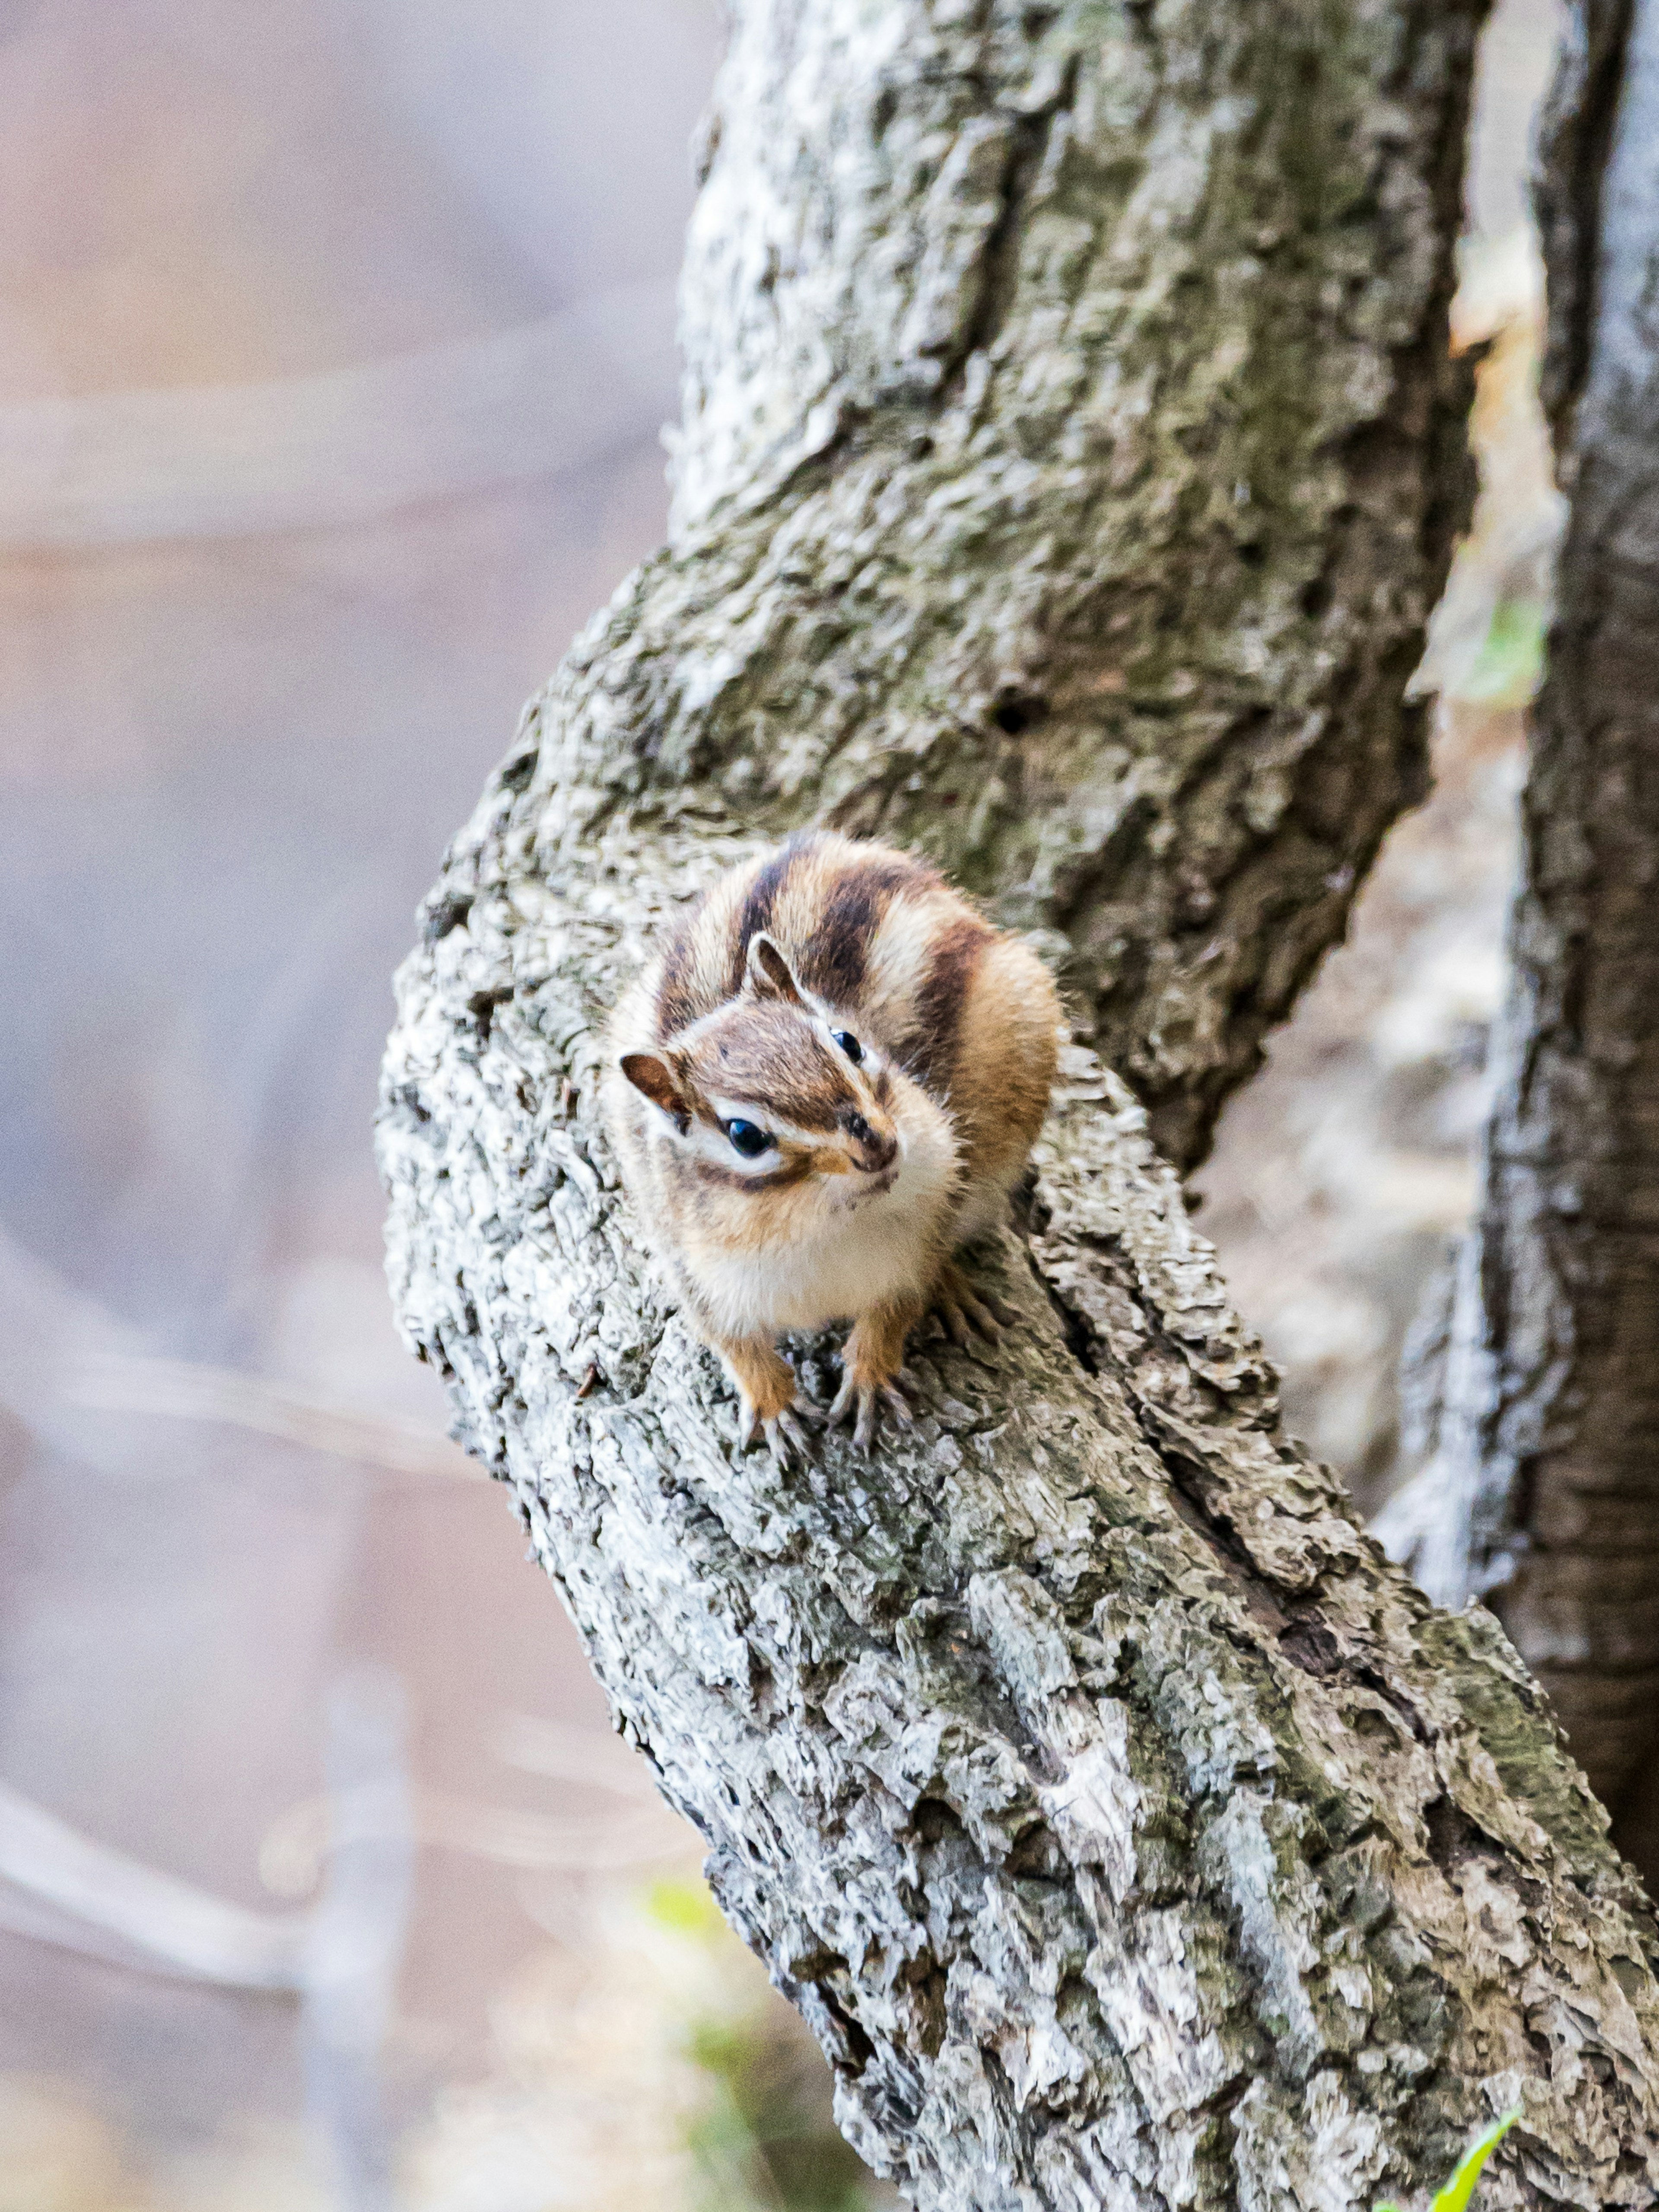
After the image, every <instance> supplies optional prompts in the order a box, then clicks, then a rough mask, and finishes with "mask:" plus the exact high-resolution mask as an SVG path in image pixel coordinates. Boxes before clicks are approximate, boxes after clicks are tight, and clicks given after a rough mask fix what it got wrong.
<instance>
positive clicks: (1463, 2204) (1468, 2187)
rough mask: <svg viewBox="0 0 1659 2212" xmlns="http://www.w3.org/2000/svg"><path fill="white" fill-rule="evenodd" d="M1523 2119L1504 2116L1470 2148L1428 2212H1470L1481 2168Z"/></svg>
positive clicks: (1387, 2211)
mask: <svg viewBox="0 0 1659 2212" xmlns="http://www.w3.org/2000/svg"><path fill="white" fill-rule="evenodd" d="M1520 2117H1521V2115H1520V2113H1519V2112H1518V2111H1517V2112H1505V2113H1504V2117H1503V2118H1502V2119H1501V2120H1494V2121H1493V2122H1492V2125H1491V2126H1490V2127H1489V2128H1488V2129H1487V2130H1486V2134H1485V2135H1483V2136H1481V2137H1480V2141H1479V2142H1473V2143H1471V2144H1470V2145H1469V2147H1468V2149H1467V2150H1466V2151H1465V2152H1464V2154H1463V2155H1462V2158H1461V2159H1459V2160H1458V2161H1457V2171H1456V2172H1455V2174H1453V2176H1452V2178H1451V2179H1450V2180H1449V2182H1448V2183H1447V2184H1446V2185H1445V2187H1444V2188H1443V2190H1442V2191H1440V2194H1439V2195H1438V2196H1437V2197H1436V2198H1435V2200H1434V2203H1432V2204H1431V2206H1430V2207H1429V2212H1468V2203H1469V2199H1470V2198H1471V2197H1473V2196H1474V2191H1475V2186H1476V2185H1477V2183H1478V2182H1479V2181H1480V2170H1481V2168H1482V2167H1483V2166H1485V2165H1486V2160H1488V2159H1489V2158H1490V2157H1491V2156H1492V2153H1493V2152H1494V2151H1495V2150H1496V2149H1497V2148H1498V2144H1499V2143H1501V2142H1503V2140H1504V2136H1506V2135H1508V2133H1509V2131H1510V2129H1511V2128H1512V2127H1513V2126H1514V2125H1515V2124H1516V2121H1517V2120H1518V2119H1519V2118H1520ZM1375 2212H1400V2207H1399V2206H1398V2205H1397V2204H1379V2205H1377V2206H1376V2208H1375Z"/></svg>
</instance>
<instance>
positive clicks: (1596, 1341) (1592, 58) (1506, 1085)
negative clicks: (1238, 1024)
mask: <svg viewBox="0 0 1659 2212" xmlns="http://www.w3.org/2000/svg"><path fill="white" fill-rule="evenodd" d="M1539 206H1540V213H1541V218H1542V223H1543V232H1544V243H1545V250H1546V256H1547V266H1548V276H1549V298H1550V319H1549V333H1548V348H1547V361H1546V365H1545V378H1544V396H1545V402H1546V405H1547V409H1548V411H1549V415H1550V419H1551V422H1552V425H1553V430H1554V435H1555V441H1556V451H1557V455H1558V463H1559V472H1560V477H1561V481H1562V484H1563V488H1564V489H1565V490H1566V491H1567V492H1568V494H1569V496H1570V500H1571V508H1570V519H1569V523H1568V528H1567V533H1566V538H1565V544H1564V546H1563V549H1562V553H1561V559H1560V568H1559V599H1558V612H1557V617H1556V621H1555V624H1554V628H1553V633H1552V635H1551V640H1550V650H1549V669H1548V675H1547V680H1546V682H1545V684H1544V688H1543V690H1542V692H1541V696H1540V697H1539V700H1538V703H1537V706H1536V708H1535V710H1534V714H1533V718H1532V728H1531V750H1530V759H1529V763H1528V778H1527V785H1526V790H1525V793H1524V795H1523V799H1522V882H1521V886H1520V890H1519V893H1518V896H1517V901H1516V910H1515V915H1514V920H1513V924H1512V928H1511V937H1510V952H1511V969H1510V992H1509V997H1508V1001H1507V1004H1506V1006H1505V1008H1504V1014H1503V1017H1502V1021H1501V1024H1500V1027H1499V1030H1498V1036H1497V1037H1496V1040H1495V1042H1494V1048H1493V1049H1494V1053H1495V1054H1496V1057H1497V1066H1498V1092H1497V1098H1496V1103H1495V1105H1494V1109H1493V1114H1492V1124H1491V1127H1490V1130H1489V1132H1488V1138H1487V1145H1486V1164H1485V1188H1484V1199H1483V1204H1482V1211H1481V1214H1480V1221H1479V1223H1478V1225H1477V1227H1476V1229H1475V1230H1474V1231H1473V1232H1472V1234H1471V1236H1470V1237H1469V1238H1468V1240H1467V1242H1466V1245H1465V1249H1464V1250H1463V1253H1462V1255H1461V1260H1460V1266H1459V1272H1458V1277H1457V1282H1456V1288H1455V1295H1454V1299H1453V1305H1452V1310H1451V1316H1450V1328H1449V1348H1448V1355H1447V1359H1446V1366H1445V1372H1444V1379H1443V1383H1442V1386H1441V1410H1440V1414H1439V1433H1438V1437H1437V1451H1436V1454H1435V1456H1434V1457H1433V1458H1432V1459H1431V1462H1430V1463H1429V1464H1428V1466H1427V1467H1426V1468H1425V1470H1424V1472H1423V1474H1421V1475H1420V1476H1419V1478H1418V1480H1417V1481H1416V1482H1415V1483H1414V1484H1413V1486H1412V1489H1411V1491H1410V1492H1408V1493H1407V1494H1405V1495H1403V1496H1402V1497H1401V1499H1400V1500H1399V1501H1398V1502H1397V1503H1396V1504H1395V1506H1394V1508H1393V1509H1392V1510H1391V1511H1390V1512H1389V1514H1388V1515H1387V1516H1385V1519H1384V1521H1383V1523H1382V1524H1380V1528H1381V1532H1382V1533H1383V1534H1385V1536H1386V1537H1387V1539H1388V1541H1389V1545H1390V1548H1391V1549H1394V1550H1395V1552H1396V1553H1398V1554H1399V1555H1401V1556H1402V1557H1405V1558H1407V1559H1410V1560H1411V1562H1412V1564H1413V1565H1414V1567H1415V1569H1416V1571H1417V1572H1418V1575H1419V1579H1420V1580H1421V1581H1422V1582H1423V1583H1424V1586H1425V1589H1428V1590H1429V1591H1430V1593H1431V1595H1434V1596H1436V1597H1437V1598H1439V1599H1441V1600H1442V1601H1443V1602H1449V1603H1461V1602H1462V1599H1463V1597H1464V1595H1465V1594H1466V1593H1467V1592H1468V1591H1470V1590H1475V1591H1483V1592H1489V1593H1491V1595H1492V1604H1493V1606H1494V1607H1496V1608H1497V1609H1498V1612H1499V1613H1500V1614H1501V1617H1502V1618H1503V1620H1504V1622H1505V1624H1506V1626H1508V1628H1509V1630H1510V1633H1511V1635H1512V1636H1513V1637H1514V1638H1515V1640H1516V1643H1517V1644H1518V1645H1519V1647H1520V1649H1521V1650H1522V1653H1523V1654H1524V1656H1526V1658H1527V1659H1528V1662H1529V1663H1530V1664H1531V1666H1532V1667H1533V1668H1534V1671H1535V1673H1536V1674H1538V1676H1539V1677H1540V1679H1541V1681H1542V1682H1543V1683H1544V1685H1545V1686H1547V1689H1548V1691H1549V1692H1550V1695H1551V1697H1552V1699H1553V1702H1554V1705H1555V1708H1556V1711H1557V1712H1558V1713H1559V1716H1560V1717H1561V1720H1562V1721H1563V1723H1564V1724H1565V1727H1566V1729H1567V1733H1568V1735H1569V1738H1570V1740H1571V1744H1572V1747H1573V1750H1574V1752H1575V1753H1576V1754H1577V1757H1578V1758H1579V1759H1581V1760H1582V1761H1583V1765H1584V1766H1585V1768H1586V1769H1587V1771H1588V1772H1589V1778H1590V1779H1591V1781H1592V1783H1593V1784H1594V1785H1595V1789H1596V1790H1597V1792H1598V1793H1599V1795H1600V1796H1601V1798H1602V1799H1603V1801H1604V1802H1606V1803H1607V1805H1608V1807H1609V1808H1611V1809H1612V1811H1613V1820H1614V1831H1613V1832H1614V1834H1615V1836H1616V1837H1617V1838H1619V1840H1620V1843H1621V1844H1622V1845H1623V1846H1624V1848H1626V1850H1630V1851H1631V1852H1632V1856H1635V1857H1638V1859H1639V1861H1640V1862H1641V1863H1642V1864H1643V1865H1644V1869H1645V1870H1646V1871H1647V1872H1648V1873H1649V1875H1650V1878H1651V1876H1652V1875H1654V1874H1656V1873H1659V1817H1656V1816H1659V1796H1656V1781H1659V1756H1656V1753H1659V905H1656V890H1659V315H1656V308H1655V301H1656V299H1659V5H1655V4H1654V0H1635V4H1632V0H1578V4H1577V6H1576V8H1575V9H1574V11H1573V14H1572V15H1571V28H1570V35H1569V38H1568V40H1567V44H1566V47H1565V55H1564V60H1563V64H1562V67H1561V70H1560V73H1559V78H1558V82H1557V83H1556V86H1555V88H1554V91H1553V95H1552V99H1551V101H1550V106H1549V112H1548V115H1547V123H1546V130H1545V135H1544V143H1543V153H1542V168H1541V178H1540V191H1539Z"/></svg>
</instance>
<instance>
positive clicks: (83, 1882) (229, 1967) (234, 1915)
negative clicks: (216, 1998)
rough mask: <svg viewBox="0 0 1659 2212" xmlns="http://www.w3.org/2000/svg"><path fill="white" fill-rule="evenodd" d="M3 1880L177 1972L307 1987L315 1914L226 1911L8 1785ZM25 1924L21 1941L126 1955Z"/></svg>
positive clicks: (240, 1983) (1, 1818)
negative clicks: (33, 1938)
mask: <svg viewBox="0 0 1659 2212" xmlns="http://www.w3.org/2000/svg"><path fill="white" fill-rule="evenodd" d="M0 1875H3V1876H4V1877H5V1879H6V1880H7V1881H10V1882H14V1883H15V1884H16V1886H17V1887H18V1888H20V1889H21V1890H22V1891H24V1892H25V1893H27V1895H28V1896H29V1897H31V1898H34V1899H41V1900H43V1901H44V1902H45V1903H46V1904H47V1905H54V1906H56V1907H58V1910H59V1911H62V1912H64V1913H66V1914H69V1915H70V1916H72V1917H73V1919H74V1920H75V1921H79V1922H82V1923H85V1924H86V1926H87V1927H88V1929H97V1930H102V1931H103V1932H105V1933H106V1934H107V1935H109V1936H114V1937H116V1938H118V1940H119V1942H122V1943H124V1944H126V1945H130V1946H131V1947H132V1948H133V1949H134V1950H136V1951H137V1952H138V1953H139V1954H142V1956H143V1958H144V1959H146V1960H154V1961H155V1963H156V1964H157V1965H159V1966H162V1967H163V1968H165V1969H166V1970H167V1972H172V1973H182V1974H186V1975H190V1976H191V1977H194V1978H199V1979H201V1980H203V1981H210V1982H217V1983H220V1984H222V1985H224V1986H226V1987H228V1988H235V1989H253V1990H297V1989H299V1988H300V1987H301V1984H302V1980H303V1978H304V1971H305V1959H306V1948H307V1942H308V1941H309V1937H310V1929H311V1916H310V1915H309V1914H307V1913H291V1914H281V1915H277V1914H273V1913H264V1912H251V1911H247V1910H246V1907H244V1906H242V1905H229V1904H227V1903H226V1902H225V1901H224V1900H223V1899H222V1898H217V1897H212V1896H210V1895H209V1894H208V1893H206V1892H205V1891H204V1890H199V1889H196V1888H193V1887H191V1885H190V1884H189V1883H188V1882H182V1881H174V1880H173V1877H172V1875H165V1874H158V1873H156V1871H155V1869H153V1868H151V1867H147V1866H143V1865H141V1864H140V1863H139V1862H138V1861H137V1859H131V1858H129V1857H127V1856H126V1855H125V1852H122V1851H118V1850H112V1849H111V1847H110V1846H109V1845H108V1844H100V1843H96V1842H94V1840H93V1838H91V1837H89V1836H83V1835H82V1833H81V1832H79V1830H78V1829H76V1828H72V1827H70V1825H69V1823H68V1822H67V1821H65V1820H58V1818H57V1816H56V1815H55V1814H51V1813H48V1812H46V1810H45V1809H44V1808H42V1807H40V1806H39V1805H36V1804H33V1803H32V1802H30V1800H29V1799H28V1798H27V1797H24V1796H21V1795H20V1794H19V1793H18V1792H17V1791H16V1790H11V1789H9V1788H8V1787H7V1786H6V1785H5V1784H3V1783H0ZM0 1917H6V1916H5V1915H4V1911H3V1906H0ZM22 1917H24V1919H25V1921H26V1923H27V1922H28V1921H31V1920H32V1921H33V1924H32V1925H29V1924H26V1925H25V1926H24V1927H23V1928H21V1929H20V1930H19V1932H20V1933H28V1934H34V1935H40V1936H46V1937H48V1939H49V1940H63V1941H67V1942H70V1945H71V1947H72V1948H76V1949H78V1950H90V1951H91V1952H93V1953H94V1955H102V1956H111V1955H114V1956H117V1957H118V1956H119V1954H118V1953H115V1954H112V1952H111V1951H110V1949H109V1948H108V1947H106V1946H100V1945H99V1944H98V1943H97V1942H90V1943H88V1942H76V1940H75V1938H74V1936H73V1935H72V1934H66V1935H65V1936H62V1937H58V1936H53V1934H52V1929H51V1925H50V1923H45V1922H42V1921H41V1920H40V1919H39V1918H38V1917H35V1916H32V1915H26V1916H22Z"/></svg>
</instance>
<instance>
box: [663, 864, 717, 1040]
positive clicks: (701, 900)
mask: <svg viewBox="0 0 1659 2212" xmlns="http://www.w3.org/2000/svg"><path fill="white" fill-rule="evenodd" d="M707 905H708V892H707V891H704V892H703V893H702V896H700V897H698V898H696V900H694V901H693V902H692V904H691V907H690V910H689V911H688V912H687V914H686V915H684V918H683V919H682V921H681V922H680V925H679V927H678V929H676V930H675V932H674V934H673V935H672V936H671V938H670V939H669V940H668V949H667V951H665V953H664V954H663V959H662V974H661V975H660V976H659V979H658V982H657V1012H656V1022H657V1042H658V1043H659V1044H665V1043H666V1042H668V1040H669V1038H670V1037H671V1036H678V1033H679V1031H680V1030H683V1029H684V1028H685V1026H686V1025H687V1024H688V1023H690V1022H694V1021H696V1018H697V1012H698V1009H697V1007H696V1004H695V1003H694V1001H693V997H692V992H691V966H692V955H693V952H694V951H695V949H696V935H697V924H698V922H699V921H701V919H702V910H703V908H704V907H706V906H707Z"/></svg>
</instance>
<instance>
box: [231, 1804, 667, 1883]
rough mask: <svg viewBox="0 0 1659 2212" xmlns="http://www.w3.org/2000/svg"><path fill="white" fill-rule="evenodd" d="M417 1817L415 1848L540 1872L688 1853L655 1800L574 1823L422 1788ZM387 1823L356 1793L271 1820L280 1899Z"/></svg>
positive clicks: (268, 1847)
mask: <svg viewBox="0 0 1659 2212" xmlns="http://www.w3.org/2000/svg"><path fill="white" fill-rule="evenodd" d="M381 1818H382V1812H381V1808H380V1804H379V1802H378V1800H377V1799H375V1798H374V1797H372V1796H359V1795H356V1794H355V1793H349V1794H347V1795H346V1796H343V1797H335V1798H328V1797H309V1798H307V1799H305V1800H304V1801H303V1802H301V1803H300V1804H298V1805H295V1806H292V1807H290V1808H289V1810H288V1811H287V1812H286V1813H284V1814H282V1815H281V1817H280V1818H279V1819H278V1820H275V1821H273V1822H272V1824H271V1826H270V1828H269V1829H268V1830H267V1831H266V1832H265V1837H264V1842H263V1843H262V1844H261V1845H260V1847H259V1873H260V1876H261V1878H262V1879H263V1881H264V1884H265V1887H267V1888H268V1889H270V1890H271V1891H273V1892H274V1893H276V1895H277V1896H279V1897H300V1896H303V1895H304V1894H305V1893H306V1892H307V1890H308V1889H310V1888H311V1887H313V1885H314V1884H315V1882H316V1881H317V1879H318V1877H319V1874H320V1872H321V1870H322V1868H323V1865H324V1863H325V1861H326V1859H327V1857H328V1854H329V1852H330V1850H332V1849H335V1848H337V1847H338V1846H339V1845H340V1844H343V1843H355V1842H358V1841H361V1840H363V1839H365V1838H373V1837H374V1835H376V1834H377V1833H378V1832H379V1823H380V1820H381ZM410 1819H411V1821H412V1824H413V1833H414V1838H415V1840H416V1843H420V1844H428V1845H432V1846H434V1847H435V1848H437V1849H440V1850H453V1851H465V1852H467V1853H469V1854H471V1856H472V1857H475V1858H482V1859H489V1860H493V1861H494V1863H495V1864H496V1865H497V1866H510V1867H520V1868H524V1869H534V1870H536V1871H538V1872H548V1873H584V1872H590V1871H594V1870H598V1869H611V1868H616V1867H623V1866H643V1865H647V1864H649V1863H650V1862H651V1861H653V1859H662V1858H669V1857H674V1856H675V1855H677V1854H678V1853H681V1852H683V1851H684V1848H685V1832H684V1827H683V1826H682V1825H681V1823H680V1821H679V1820H678V1819H677V1818H676V1816H675V1815H674V1814H672V1813H671V1812H670V1811H669V1810H668V1808H667V1807H666V1806H665V1805H663V1804H661V1803H660V1802H658V1801H656V1800H655V1799H654V1798H653V1801H652V1802H650V1803H649V1804H648V1805H644V1806H641V1808H640V1810H639V1811H638V1812H636V1813H630V1814H624V1815H623V1816H622V1817H621V1818H620V1819H617V1818H611V1819H609V1820H559V1819H557V1818H556V1817H553V1816H551V1815H550V1814H543V1813H520V1812H515V1811H513V1810H511V1809H510V1808H507V1807H503V1806H494V1805H480V1804H476V1803H474V1802H471V1800H469V1799H466V1798H462V1797H447V1796H441V1794H440V1793H439V1792H437V1791H436V1790H412V1791H411V1792H410Z"/></svg>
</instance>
